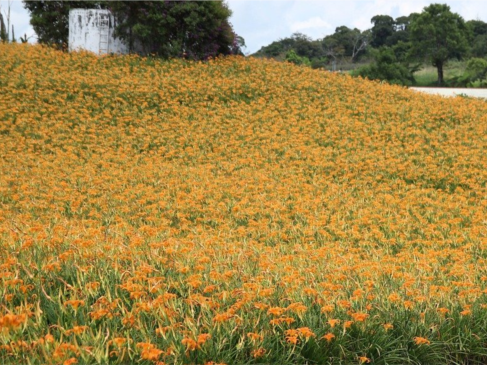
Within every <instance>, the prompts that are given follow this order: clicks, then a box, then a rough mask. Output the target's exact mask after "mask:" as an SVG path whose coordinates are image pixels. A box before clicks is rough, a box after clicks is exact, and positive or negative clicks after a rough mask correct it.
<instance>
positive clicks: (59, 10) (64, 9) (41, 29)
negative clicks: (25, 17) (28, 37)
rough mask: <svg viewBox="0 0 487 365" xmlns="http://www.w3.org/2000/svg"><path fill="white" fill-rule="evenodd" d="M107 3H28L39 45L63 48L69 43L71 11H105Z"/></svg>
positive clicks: (54, 1) (31, 22) (25, 5)
mask: <svg viewBox="0 0 487 365" xmlns="http://www.w3.org/2000/svg"><path fill="white" fill-rule="evenodd" d="M106 5H107V2H106V1H91V0H87V1H61V0H52V1H26V0H24V8H25V9H27V10H28V11H29V14H30V24H31V25H32V27H33V28H34V31H35V32H36V34H37V40H38V42H39V43H44V44H50V45H53V46H58V47H63V46H64V45H66V44H67V43H68V36H69V10H70V9H78V8H81V9H105V8H106Z"/></svg>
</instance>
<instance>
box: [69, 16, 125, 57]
mask: <svg viewBox="0 0 487 365" xmlns="http://www.w3.org/2000/svg"><path fill="white" fill-rule="evenodd" d="M115 25H116V20H115V17H114V16H113V15H112V14H111V13H110V11H109V10H102V9H71V10H70V11H69V51H70V52H71V51H76V50H86V51H90V52H93V53H96V54H107V53H128V47H127V46H126V45H125V44H124V43H123V42H122V40H121V39H119V38H115V37H114V35H113V34H114V31H115Z"/></svg>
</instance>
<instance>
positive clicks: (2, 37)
mask: <svg viewBox="0 0 487 365" xmlns="http://www.w3.org/2000/svg"><path fill="white" fill-rule="evenodd" d="M0 41H2V42H8V36H7V30H6V27H5V21H4V20H3V15H2V14H1V13H0Z"/></svg>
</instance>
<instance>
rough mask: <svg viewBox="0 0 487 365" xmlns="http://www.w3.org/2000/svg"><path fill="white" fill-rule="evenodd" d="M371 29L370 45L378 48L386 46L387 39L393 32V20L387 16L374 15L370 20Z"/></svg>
mask: <svg viewBox="0 0 487 365" xmlns="http://www.w3.org/2000/svg"><path fill="white" fill-rule="evenodd" d="M371 22H372V24H374V26H373V27H372V30H371V33H372V36H371V41H370V44H371V45H372V46H373V47H375V48H379V47H382V46H384V45H385V44H386V42H387V38H389V37H390V36H392V35H393V34H394V32H395V28H394V19H393V18H392V17H390V16H389V15H376V16H374V17H373V18H372V19H371Z"/></svg>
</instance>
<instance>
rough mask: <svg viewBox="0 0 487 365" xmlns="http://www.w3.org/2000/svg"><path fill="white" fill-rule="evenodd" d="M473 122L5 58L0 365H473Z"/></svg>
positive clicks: (436, 100) (300, 73) (234, 84)
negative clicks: (0, 364)
mask: <svg viewBox="0 0 487 365" xmlns="http://www.w3.org/2000/svg"><path fill="white" fill-rule="evenodd" d="M486 151H487V103H486V102H485V101H481V100H474V99H467V98H461V97H457V98H448V99H447V98H441V97H439V96H428V95H422V94H417V93H414V92H412V91H408V90H407V89H405V88H401V87H396V86H390V85H387V84H380V83H377V82H369V81H365V80H361V79H353V78H351V77H350V76H348V75H344V74H337V73H329V72H324V71H316V70H311V69H309V68H301V67H297V66H294V65H291V64H286V63H278V62H274V61H266V60H258V59H252V58H248V59H246V58H243V57H229V58H221V59H216V60H211V61H209V62H206V63H201V62H200V63H193V62H188V61H184V60H174V61H160V60H156V59H153V58H140V57H138V56H106V57H100V58H99V57H96V56H94V55H90V54H88V53H71V54H67V53H61V52H58V51H55V50H52V49H50V48H46V47H42V46H32V45H21V44H9V45H6V44H0V363H2V364H63V365H70V364H146V365H148V364H158V365H162V364H208V365H209V364H213V365H216V364H229V365H230V364H368V363H370V364H467V363H468V364H485V363H487V187H486V185H487V157H486Z"/></svg>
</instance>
